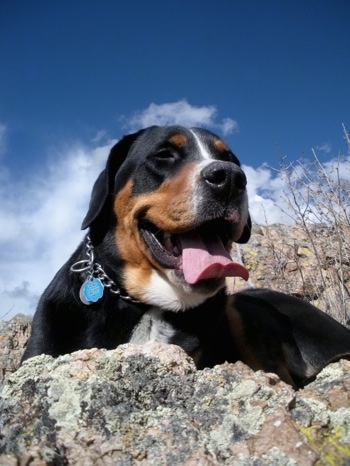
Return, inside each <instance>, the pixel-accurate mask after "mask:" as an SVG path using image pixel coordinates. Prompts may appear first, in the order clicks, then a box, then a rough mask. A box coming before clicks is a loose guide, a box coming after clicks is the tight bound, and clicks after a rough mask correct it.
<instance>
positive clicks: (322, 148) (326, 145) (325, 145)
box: [316, 142, 333, 154]
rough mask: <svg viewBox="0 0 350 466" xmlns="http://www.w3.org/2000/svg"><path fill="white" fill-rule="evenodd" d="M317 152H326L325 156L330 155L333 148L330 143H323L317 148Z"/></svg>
mask: <svg viewBox="0 0 350 466" xmlns="http://www.w3.org/2000/svg"><path fill="white" fill-rule="evenodd" d="M316 150H318V151H319V152H324V153H325V154H330V153H331V152H332V150H333V148H332V144H331V143H330V142H323V143H322V144H320V145H318V146H316Z"/></svg>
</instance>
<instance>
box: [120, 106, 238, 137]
mask: <svg viewBox="0 0 350 466" xmlns="http://www.w3.org/2000/svg"><path fill="white" fill-rule="evenodd" d="M216 119H217V109H216V107H215V106H214V105H209V106H202V107H196V106H194V105H190V104H189V103H188V102H187V101H186V100H179V101H178V102H170V103H166V104H160V105H158V104H154V103H152V104H150V105H149V107H147V108H146V109H145V110H140V111H138V112H135V113H134V114H133V116H132V117H131V118H126V117H123V118H122V120H124V121H125V120H127V121H126V124H125V127H126V128H128V129H129V130H131V131H136V130H137V129H140V128H146V127H148V126H152V125H183V126H188V127H192V126H199V127H206V128H212V129H215V130H218V131H220V132H221V133H223V134H224V135H227V134H230V133H233V132H237V131H238V123H237V122H236V121H235V120H233V119H232V118H224V119H222V120H221V121H217V120H216Z"/></svg>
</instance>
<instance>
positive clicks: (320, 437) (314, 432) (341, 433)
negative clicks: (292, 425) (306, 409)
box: [297, 425, 350, 466]
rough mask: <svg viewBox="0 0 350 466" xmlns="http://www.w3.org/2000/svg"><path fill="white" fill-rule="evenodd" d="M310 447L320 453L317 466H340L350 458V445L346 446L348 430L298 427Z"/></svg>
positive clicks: (338, 427) (341, 427)
mask: <svg viewBox="0 0 350 466" xmlns="http://www.w3.org/2000/svg"><path fill="white" fill-rule="evenodd" d="M297 427H298V429H299V430H300V432H301V433H302V434H303V435H304V437H305V438H306V440H307V442H308V444H309V445H310V447H311V448H312V449H313V450H314V451H315V452H316V453H318V455H319V457H320V459H319V461H318V462H317V463H316V464H317V465H327V466H340V465H342V464H345V463H346V460H348V459H349V458H350V445H348V444H344V437H345V435H346V429H345V428H344V427H343V426H337V427H335V428H334V429H332V430H331V431H329V430H326V429H324V428H322V427H320V426H315V425H313V426H309V427H305V426H302V425H298V426H297Z"/></svg>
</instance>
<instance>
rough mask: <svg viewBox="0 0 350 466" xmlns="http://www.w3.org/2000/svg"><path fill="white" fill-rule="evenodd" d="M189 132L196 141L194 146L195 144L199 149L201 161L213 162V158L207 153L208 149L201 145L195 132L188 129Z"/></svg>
mask: <svg viewBox="0 0 350 466" xmlns="http://www.w3.org/2000/svg"><path fill="white" fill-rule="evenodd" d="M189 131H190V133H191V134H192V136H193V137H194V139H195V141H196V144H197V147H198V148H199V151H200V154H201V156H202V157H203V159H206V160H213V157H212V155H211V153H210V152H209V150H208V148H207V147H206V146H205V145H204V144H203V142H202V141H201V139H200V137H199V136H198V134H196V133H195V131H194V130H192V129H190V130H189Z"/></svg>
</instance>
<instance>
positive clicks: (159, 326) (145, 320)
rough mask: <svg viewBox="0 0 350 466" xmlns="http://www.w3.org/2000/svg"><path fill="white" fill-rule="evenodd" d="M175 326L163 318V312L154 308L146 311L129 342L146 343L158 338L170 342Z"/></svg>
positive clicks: (163, 341)
mask: <svg viewBox="0 0 350 466" xmlns="http://www.w3.org/2000/svg"><path fill="white" fill-rule="evenodd" d="M174 334H175V330H174V328H173V327H172V326H171V325H170V324H169V323H168V322H166V321H165V320H164V319H163V312H162V311H161V310H160V309H157V308H154V309H151V310H150V311H148V312H146V313H145V314H144V315H143V316H142V318H141V320H140V322H139V323H138V324H137V326H136V327H135V328H134V330H133V332H132V334H131V338H130V340H129V343H135V344H144V343H147V342H148V341H152V340H156V341H160V342H162V343H170V340H171V337H172V336H173V335H174Z"/></svg>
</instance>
